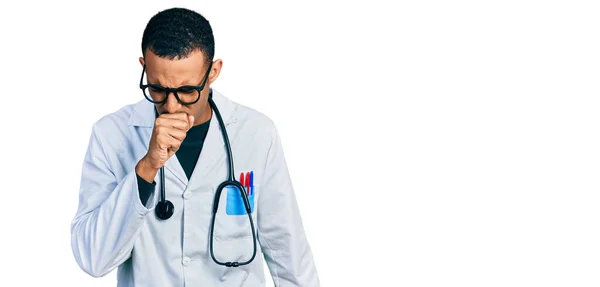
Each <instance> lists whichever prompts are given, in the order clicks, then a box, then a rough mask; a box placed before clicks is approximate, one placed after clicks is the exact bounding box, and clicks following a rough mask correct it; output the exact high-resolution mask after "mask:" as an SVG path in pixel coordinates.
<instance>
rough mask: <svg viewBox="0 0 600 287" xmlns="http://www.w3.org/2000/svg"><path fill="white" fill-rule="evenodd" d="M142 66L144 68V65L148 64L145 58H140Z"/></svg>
mask: <svg viewBox="0 0 600 287" xmlns="http://www.w3.org/2000/svg"><path fill="white" fill-rule="evenodd" d="M140 64H142V67H143V66H144V64H146V61H145V60H144V57H140Z"/></svg>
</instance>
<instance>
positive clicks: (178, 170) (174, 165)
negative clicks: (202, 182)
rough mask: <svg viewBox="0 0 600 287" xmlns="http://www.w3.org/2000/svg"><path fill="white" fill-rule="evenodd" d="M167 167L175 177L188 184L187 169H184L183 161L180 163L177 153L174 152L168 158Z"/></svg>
mask: <svg viewBox="0 0 600 287" xmlns="http://www.w3.org/2000/svg"><path fill="white" fill-rule="evenodd" d="M165 168H166V169H168V170H169V171H170V172H171V173H172V174H173V175H175V177H176V178H177V179H179V181H181V182H182V183H183V184H185V185H187V184H188V179H187V176H186V175H185V171H184V170H183V167H182V166H181V163H179V159H177V155H176V154H174V155H173V156H172V157H170V158H169V159H168V160H167V163H166V164H165Z"/></svg>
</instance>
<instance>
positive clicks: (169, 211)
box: [155, 200, 175, 220]
mask: <svg viewBox="0 0 600 287" xmlns="http://www.w3.org/2000/svg"><path fill="white" fill-rule="evenodd" d="M174 210H175V206H173V203H172V202H170V201H168V200H167V201H159V202H158V204H156V209H155V211H156V217H158V218H160V219H162V220H165V219H169V218H171V216H172V215H173V211H174Z"/></svg>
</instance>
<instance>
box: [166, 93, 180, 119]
mask: <svg viewBox="0 0 600 287" xmlns="http://www.w3.org/2000/svg"><path fill="white" fill-rule="evenodd" d="M163 107H164V110H165V111H166V112H167V113H169V114H174V113H176V112H177V111H179V110H180V109H181V103H179V101H178V100H177V98H176V97H175V93H173V92H169V93H168V94H167V101H165V103H164V104H163Z"/></svg>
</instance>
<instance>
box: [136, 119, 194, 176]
mask: <svg viewBox="0 0 600 287" xmlns="http://www.w3.org/2000/svg"><path fill="white" fill-rule="evenodd" d="M193 125H194V117H193V116H190V115H188V114H186V113H175V114H162V115H160V116H159V117H158V118H156V120H155V121H154V129H153V130H152V137H151V138H150V144H149V146H148V152H147V153H146V155H145V156H144V157H143V158H142V159H141V160H140V162H139V163H138V165H137V166H136V172H137V173H138V175H140V176H141V177H142V178H144V179H145V180H146V181H148V182H153V179H154V177H155V176H156V173H157V172H158V170H159V169H160V168H161V167H162V166H164V165H165V163H166V162H167V160H168V159H169V158H171V156H173V155H174V154H175V153H176V152H177V150H178V149H179V146H180V145H181V143H182V142H183V140H184V139H185V137H186V135H187V131H188V130H190V128H191V127H192V126H193Z"/></svg>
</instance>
